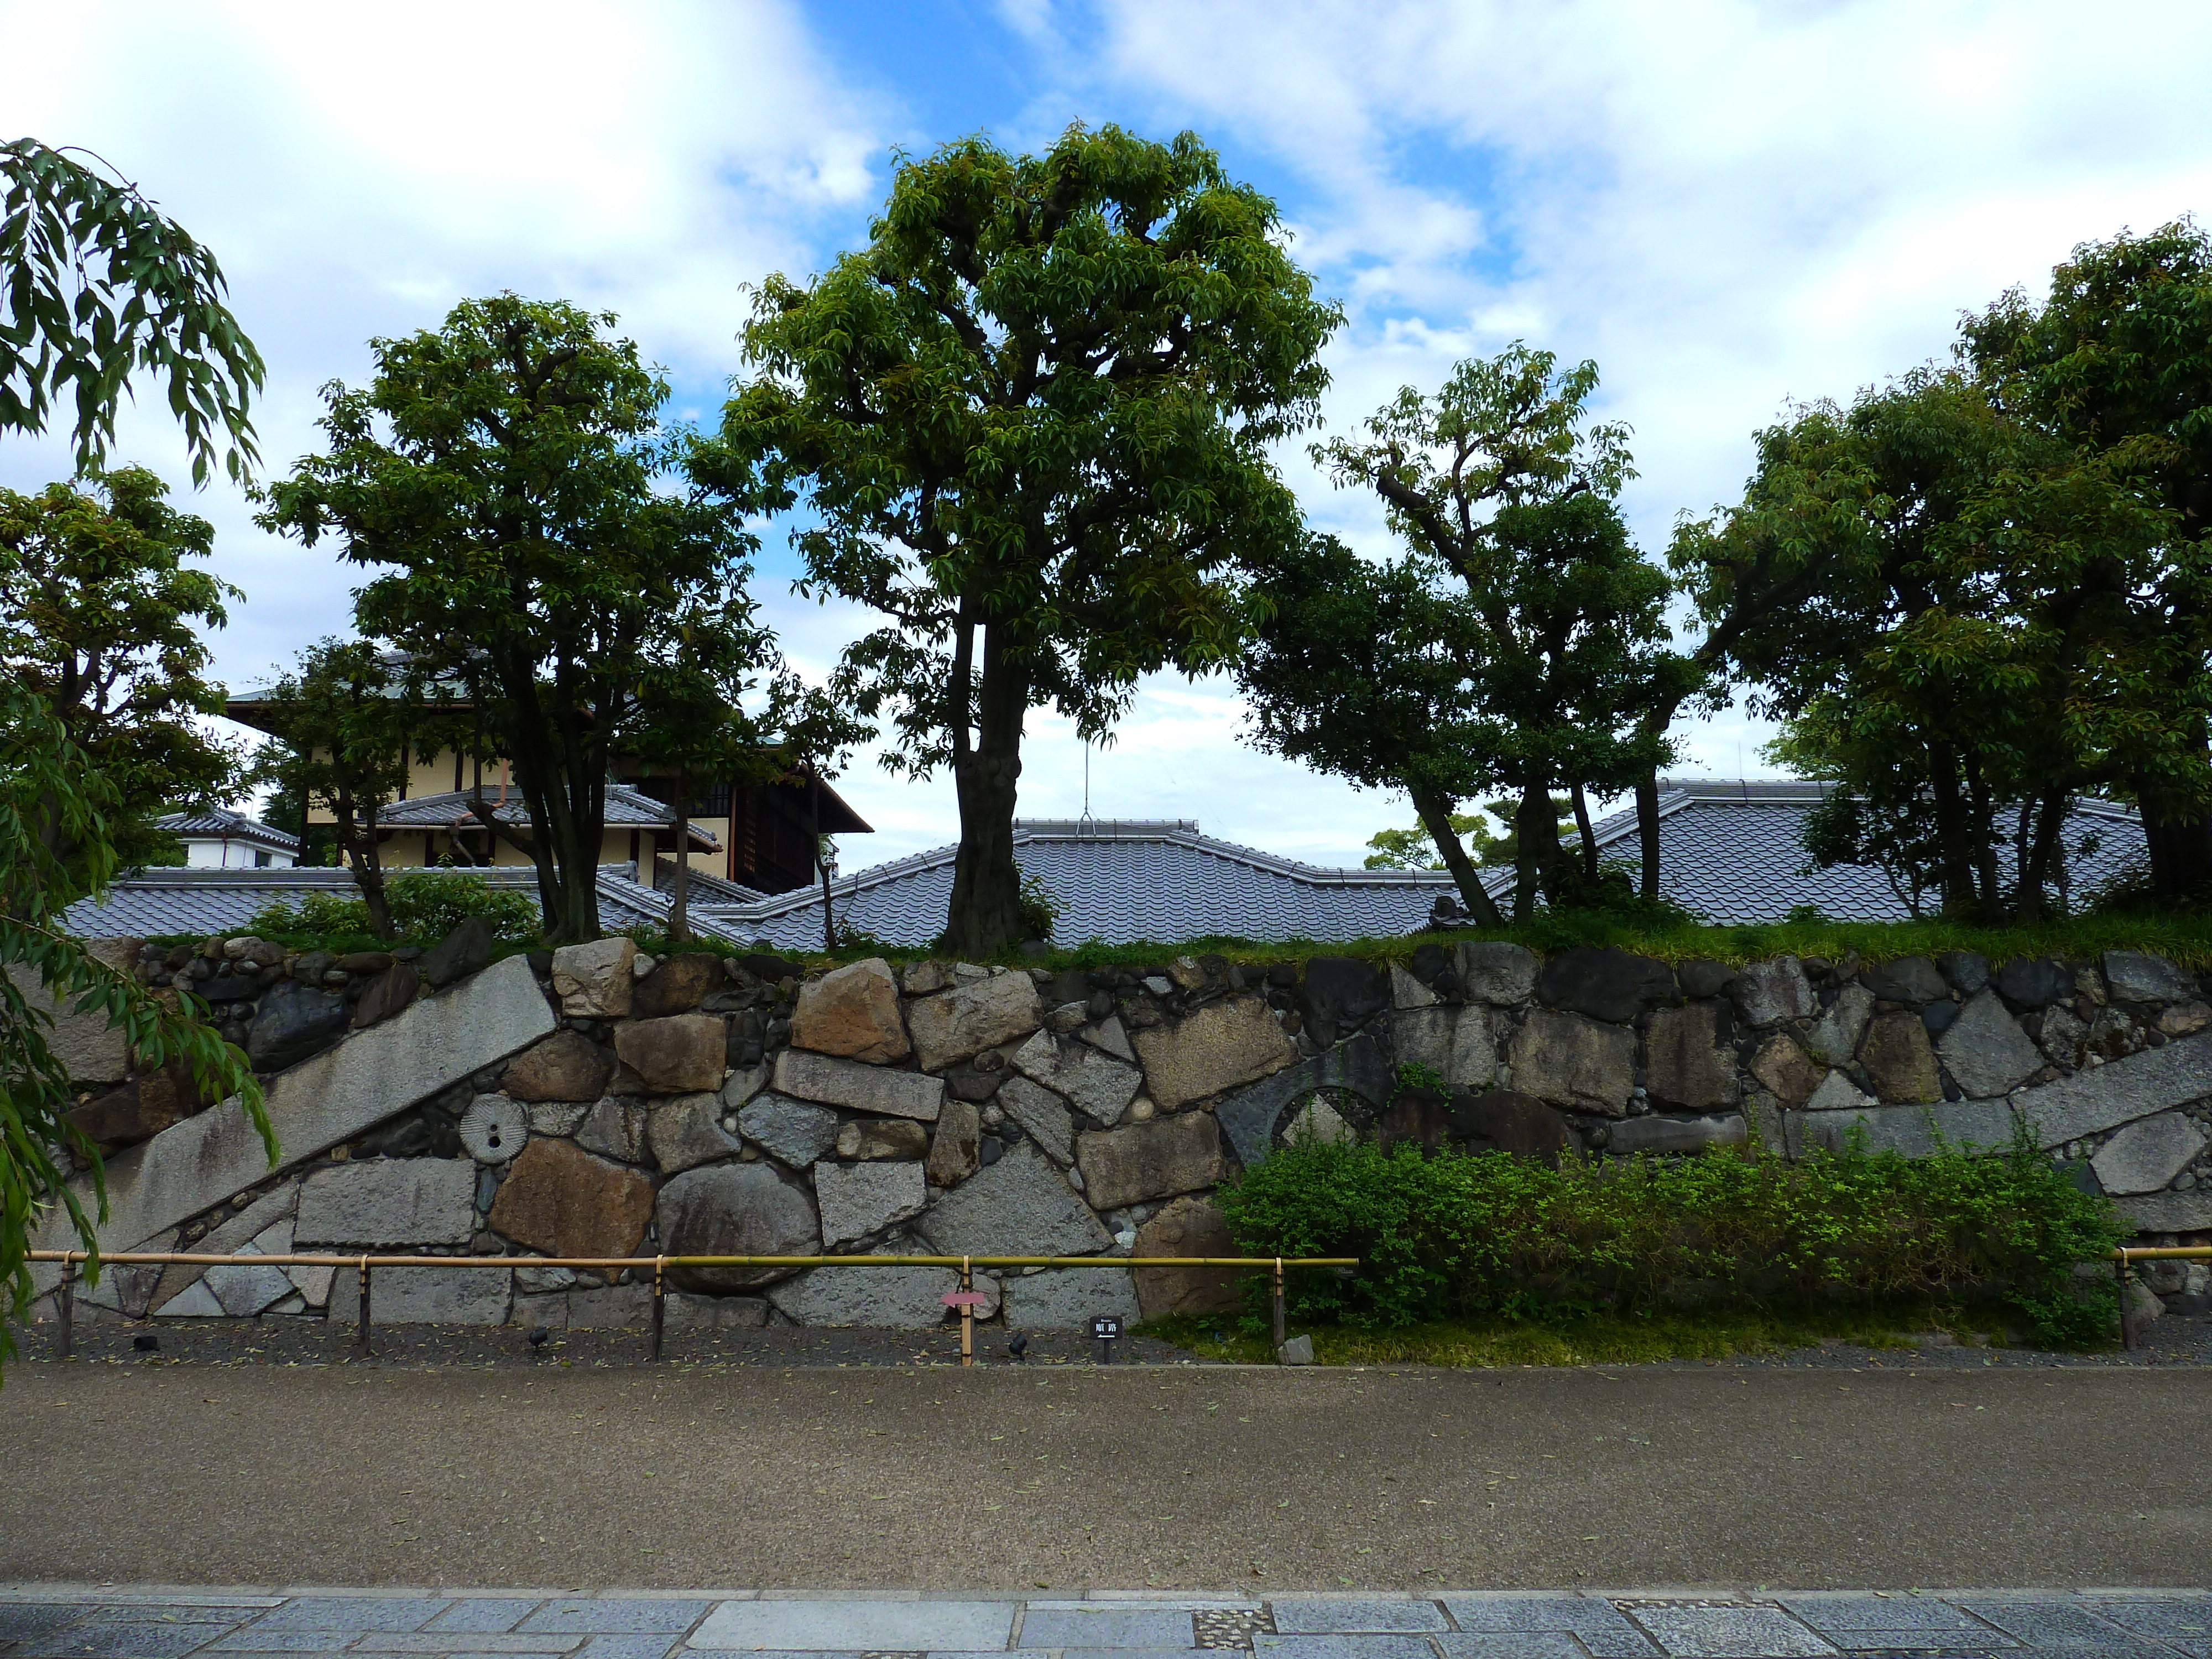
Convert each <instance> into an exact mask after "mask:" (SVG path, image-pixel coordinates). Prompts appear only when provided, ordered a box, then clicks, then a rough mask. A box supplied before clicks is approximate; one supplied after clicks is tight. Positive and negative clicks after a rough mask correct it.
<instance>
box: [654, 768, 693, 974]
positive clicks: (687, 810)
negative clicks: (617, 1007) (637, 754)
mask: <svg viewBox="0 0 2212 1659" xmlns="http://www.w3.org/2000/svg"><path fill="white" fill-rule="evenodd" d="M689 781H690V775H689V773H688V772H687V771H686V770H685V769H684V766H683V765H682V764H681V763H678V766H677V768H676V902H674V903H673V904H671V905H670V906H669V908H668V942H669V943H670V944H671V945H681V944H683V943H684V940H685V939H687V938H689V937H690V927H691V910H690V906H691V803H690V799H689V798H688V797H687V795H686V794H685V788H686V786H687V784H688V782H689ZM656 856H658V855H657V854H656ZM652 884H653V882H652V879H651V878H649V877H648V878H647V881H646V885H647V886H648V887H650V886H651V885H652Z"/></svg>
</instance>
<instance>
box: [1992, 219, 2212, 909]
mask: <svg viewBox="0 0 2212 1659" xmlns="http://www.w3.org/2000/svg"><path fill="white" fill-rule="evenodd" d="M1963 355H1964V356H1965V357H1966V360H1967V362H1969V363H1970V364H1971V365H1972V368H1973V369H1974V371H1975V373H1976V375H1977V377H1978V379H1979V380H1981V381H1982V383H1983V384H1984V386H1988V387H1989V388H1990V392H1991V393H1992V395H1993V396H1994V397H1995V398H1996V399H1997V401H1998V402H1999V403H2000V404H2001V405H2002V407H2004V408H2005V409H2006V410H2008V412H2010V413H2012V414H2014V415H2015V416H2017V417H2018V418H2020V419H2021V420H2023V421H2026V422H2033V423H2034V424H2036V425H2037V426H2039V427H2040V428H2043V429H2045V430H2046V431H2048V432H2049V433H2050V434H2051V435H2052V436H2053V437H2055V438H2056V439H2057V440H2059V441H2062V442H2063V443H2064V444H2066V445H2068V446H2069V447H2071V448H2072V449H2073V450H2074V451H2075V453H2076V456H2077V458H2078V460H2079V465H2080V469H2081V471H2085V472H2087V473H2090V474H2092V475H2093V476H2096V477H2100V478H2114V477H2129V478H2132V479H2133V480H2134V481H2135V482H2136V485H2137V487H2138V488H2139V489H2140V491H2141V493H2142V496H2143V497H2144V498H2146V499H2147V500H2148V501H2151V502H2154V503H2155V504H2156V505H2157V506H2158V507H2161V508H2163V509H2164V511H2165V512H2166V514H2167V515H2169V526H2168V528H2167V531H2166V534H2165V535H2163V536H2162V537H2160V538H2158V540H2157V542H2156V544H2155V547H2154V550H2153V554H2152V556H2149V557H2147V558H2144V559H2142V560H2141V561H2139V562H2137V563H2136V565H2135V567H2134V568H2131V569H2130V570H2129V571H2128V572H2127V573H2126V576H2125V578H2124V580H2125V582H2126V586H2120V587H2115V588H2114V590H2113V592H2112V595H2111V604H2110V605H2109V607H2108V608H2112V609H2118V610H2124V612H2125V618H2124V620H2125V622H2126V623H2127V625H2126V626H2125V627H2124V629H2123V628H2119V627H2115V628H2113V629H2112V630H2111V632H2110V635H2109V638H2110V641H2111V642H2112V645H2113V647H2114V649H2113V650H2112V653H2111V655H2110V657H2109V659H2108V661H2107V664H2106V671H2107V673H2108V674H2109V676H2110V677H2111V678H2112V681H2113V682H2114V683H2113V684H2112V686H2111V687H2110V691H2111V696H2112V702H2113V703H2114V704H2116V705H2124V707H2125V708H2128V709H2129V710H2130V711H2131V714H2132V718H2130V719H2129V720H2125V721H2124V722H2122V723H2120V724H2119V726H2118V727H2116V728H2115V729H2113V730H2112V733H2111V735H2112V737H2113V738H2114V739H2115V749H2114V760H2115V763H2116V767H2117V769H2118V770H2119V771H2120V772H2121V773H2123V774H2124V783H2123V786H2122V787H2124V788H2125V790H2126V792H2127V793H2130V794H2131V795H2133V796H2134V798H2135V799H2136V804H2137V805H2138V806H2139V807H2140V808H2141V810H2142V817H2143V829H2144V834H2145V837H2146V839H2147V841H2148V845H2149V852H2150V872H2151V878H2152V883H2153V886H2154V890H2156V891H2157V892H2158V893H2159V894H2160V895H2162V896H2179V895H2183V894H2196V895H2200V896H2202V895H2204V894H2206V893H2209V892H2212V235H2208V234H2207V233H2206V232H2205V231H2204V230H2203V228H2201V227H2199V226H2198V225H2197V224H2196V223H2194V222H2192V221H2190V220H2187V219H2184V220H2180V221H2177V222H2174V223H2172V224H2169V225H2165V226H2161V227H2160V228H2158V229H2156V230H2154V231H2152V232H2150V233H2149V234H2147V235H2143V236H2132V235H2130V234H2126V233H2124V232H2123V233H2122V234H2120V235H2118V236H2116V237H2114V238H2113V239H2112V240H2110V241H2108V242H2103V243H2086V244H2084V245H2083V246H2080V247H2077V248H2075V250H2074V257H2073V258H2071V259H2070V260H2069V261H2068V262H2067V263H2066V264H2062V265H2060V266H2059V267H2058V268H2057V270H2054V271H2053V272H2052V273H2051V294H2050V297H2049V299H2048V300H2047V301H2045V303H2044V304H2043V305H2042V306H2040V307H2038V306H2035V305H2033V304H2032V303H2031V302H2030V301H2029V300H2028V299H2027V295H2024V294H2023V293H2021V292H2020V291H2019V290H2017V289H2015V290H2014V291H2013V292H2012V293H2010V294H2008V295H2005V296H2004V297H2003V298H2002V300H2000V301H1998V302H1997V303H1996V305H1994V306H1992V307H1990V309H1989V310H1988V311H1986V312H1984V313H1982V314H1981V315H1980V316H1978V317H1972V318H1969V319H1967V320H1966V325H1965V329H1964V340H1963Z"/></svg>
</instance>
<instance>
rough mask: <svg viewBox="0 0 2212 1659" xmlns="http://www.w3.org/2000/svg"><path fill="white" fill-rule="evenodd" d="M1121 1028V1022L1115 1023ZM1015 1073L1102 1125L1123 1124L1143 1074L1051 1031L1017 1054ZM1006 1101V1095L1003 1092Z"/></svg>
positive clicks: (1042, 1032)
mask: <svg viewBox="0 0 2212 1659" xmlns="http://www.w3.org/2000/svg"><path fill="white" fill-rule="evenodd" d="M1116 1024H1117V1025H1118V1022H1116ZM1013 1061H1014V1069H1015V1070H1016V1071H1018V1072H1019V1073H1021V1074H1022V1075H1023V1076H1024V1077H1026V1078H1029V1079H1032V1080H1034V1081H1035V1082H1037V1083H1039V1084H1042V1085H1043V1086H1044V1087H1046V1088H1048V1089H1049V1090H1051V1091H1053V1092H1054V1094H1057V1095H1062V1096H1065V1097H1066V1099H1067V1103H1068V1104H1070V1105H1071V1106H1073V1107H1074V1108H1075V1109H1077V1110H1078V1111H1080V1112H1084V1113H1087V1114H1088V1115H1091V1117H1093V1118H1096V1119H1097V1121H1099V1122H1101V1123H1104V1124H1113V1123H1116V1122H1119V1121H1121V1114H1122V1113H1123V1112H1124V1111H1126V1110H1127V1109H1128V1105H1129V1103H1130V1102H1131V1101H1132V1100H1134V1099H1135V1098H1136V1097H1137V1090H1138V1088H1139V1086H1140V1085H1142V1084H1143V1082H1144V1080H1145V1078H1144V1073H1141V1072H1139V1070H1138V1069H1137V1068H1136V1067H1135V1066H1130V1065H1127V1064H1124V1063H1123V1062H1122V1061H1121V1060H1115V1058H1114V1057H1113V1056H1112V1055H1111V1054H1104V1053H1102V1052H1101V1051H1100V1050H1099V1049H1097V1048H1092V1047H1091V1045H1090V1044H1088V1043H1085V1042H1069V1041H1065V1040H1063V1039H1060V1038H1058V1037H1055V1036H1053V1034H1052V1033H1051V1032H1049V1031H1039V1032H1038V1033H1037V1034H1036V1036H1033V1037H1031V1038H1030V1040H1029V1041H1028V1042H1024V1044H1022V1046H1021V1047H1020V1048H1017V1049H1015V1050H1014V1055H1013ZM999 1097H1000V1100H1001V1101H1003V1100H1005V1099H1006V1091H1004V1090H1001V1091H1000V1096H999Z"/></svg>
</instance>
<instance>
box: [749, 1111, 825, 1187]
mask: <svg viewBox="0 0 2212 1659" xmlns="http://www.w3.org/2000/svg"><path fill="white" fill-rule="evenodd" d="M738 1133H740V1134H742V1135H743V1136H744V1138H745V1139H747V1140H750V1141H751V1142H752V1143H753V1144H754V1145H755V1146H758V1147H759V1148H760V1149H761V1150H762V1151H763V1152H766V1153H768V1154H769V1157H771V1158H775V1159H777V1160H779V1161H780V1162H781V1163H784V1164H789V1165H790V1166H791V1167H792V1168H793V1169H794V1170H804V1169H805V1168H806V1167H807V1166H808V1165H809V1164H812V1163H814V1162H815V1161H816V1160H817V1158H827V1157H828V1156H829V1149H830V1148H831V1147H832V1146H836V1144H837V1114H836V1113H835V1112H833V1111H831V1110H830V1109H829V1108H828V1107H827V1106H816V1105H812V1104H811V1103H808V1102H806V1101H803V1100H789V1099H787V1098H785V1097H783V1096H781V1095H762V1096H760V1097H758V1098H757V1099H756V1100H754V1101H753V1102H751V1103H750V1104H749V1105H747V1106H746V1108H745V1109H744V1110H743V1111H742V1112H739V1113H738Z"/></svg>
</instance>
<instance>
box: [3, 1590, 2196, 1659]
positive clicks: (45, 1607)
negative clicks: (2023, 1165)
mask: <svg viewBox="0 0 2212 1659" xmlns="http://www.w3.org/2000/svg"><path fill="white" fill-rule="evenodd" d="M1205 1651H1214V1652H1221V1651H1235V1652H1245V1653H1250V1654H1252V1655H1254V1656H1255V1659H1264V1656H1270V1655H1272V1656H1274V1659H1824V1656H1831V1655H1838V1656H1841V1655H1848V1656H1851V1659H1875V1656H1886V1655H1898V1656H1906V1655H1910V1656H1912V1659H1935V1656H1938V1655H1960V1656H1966V1655H1978V1656H1990V1659H1996V1656H2007V1655H2009V1656H2018V1659H2101V1656H2125V1659H2212V1594H2206V1593H2203V1592H2198V1591H2186V1590H2118V1589H2115V1590H2081V1591H2074V1592H2060V1591H2048V1590H2045V1591H2038V1590H1948V1591H1942V1592H1935V1591H1911V1590H1897V1591H1816V1592H1804V1593H1791V1592H1787V1591H1780V1592H1775V1593H1773V1594H1771V1595H1770V1594H1762V1595H1699V1596H1695V1597H1690V1596H1681V1595H1668V1594H1666V1593H1664V1592H1659V1591H1652V1592H1643V1591H1633V1590H1624V1591H1613V1592H1610V1593H1601V1592H1597V1591H1589V1592H1584V1593H1581V1594H1551V1593H1547V1592H1541V1591H1538V1592H1518V1591H1504V1592H1497V1591H1493V1592H1481V1591H1466V1592H1460V1593H1454V1592H1449V1591H1440V1592H1437V1594H1435V1595H1419V1596H1414V1595H1371V1594H1370V1595H1278V1596H1271V1597H1268V1598H1267V1599H1265V1600H1252V1599H1247V1598H1241V1597H1237V1596H1228V1595H1224V1596H1218V1597H1209V1596H1178V1597H1165V1598H1164V1597H1159V1596H1157V1595H1150V1594H1148V1593H1142V1592H1132V1593H1114V1592H1093V1593H1092V1594H1091V1595H1088V1596H1086V1597H1085V1598H1083V1599H1081V1600H1036V1601H1020V1600H1009V1599H995V1600H993V1599H982V1598H978V1597H975V1596H972V1595H971V1596H948V1597H945V1598H943V1599H936V1598H931V1597H927V1596H913V1595H908V1596H905V1597H896V1596H878V1597H858V1596H808V1595H790V1594H785V1593H778V1592H756V1591H727V1590H720V1591H706V1590H702V1591H699V1592H696V1593H693V1594H689V1595H684V1594H671V1595H640V1594H635V1593H621V1592H613V1593H608V1594H604V1595H574V1596H565V1597H564V1596H559V1595H546V1594H544V1593H542V1592H534V1591H528V1590H482V1591H467V1592H442V1593H441V1592H433V1591H411V1590H390V1591H374V1592H368V1591H345V1590H312V1591H301V1592H291V1591H283V1590H272V1591H262V1590H254V1589H232V1590H185V1589H166V1588H161V1587H144V1588H140V1589H118V1588H115V1587H112V1586H106V1585H103V1586H100V1587H97V1588H94V1587H88V1586H82V1585H15V1586H4V1585H0V1659H185V1656H188V1655H193V1656H202V1659H212V1656H217V1655H221V1656H234V1655H235V1656H276V1655H297V1654H337V1653H349V1654H368V1655H380V1656H406V1659H439V1656H456V1659H460V1656H484V1655H516V1656H525V1659H527V1656H544V1659H553V1656H561V1659H673V1656H679V1655H684V1654H695V1653H696V1654H701V1655H707V1656H722V1655H726V1654H732V1653H770V1654H776V1653H787V1654H802V1653H803V1654H814V1655H823V1654H841V1655H854V1656H866V1659H893V1656H908V1655H912V1656H915V1659H920V1656H922V1655H925V1654H927V1655H937V1654H945V1655H953V1654H969V1653H1006V1652H1021V1653H1030V1654H1036V1655H1039V1656H1040V1659H1042V1656H1048V1655H1054V1654H1057V1655H1064V1656H1068V1659H1074V1656H1091V1655H1097V1656H1102V1659H1103V1656H1109V1655H1118V1656H1121V1659H1145V1656H1160V1659H1165V1656H1167V1655H1170V1654H1176V1653H1182V1654H1191V1653H1197V1652H1205Z"/></svg>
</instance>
